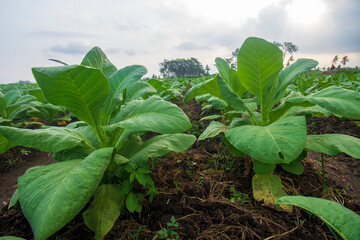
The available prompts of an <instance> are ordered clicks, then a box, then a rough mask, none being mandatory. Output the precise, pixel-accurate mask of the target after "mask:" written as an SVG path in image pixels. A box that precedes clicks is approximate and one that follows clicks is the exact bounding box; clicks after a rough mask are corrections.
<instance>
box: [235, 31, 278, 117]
mask: <svg viewBox="0 0 360 240" xmlns="http://www.w3.org/2000/svg"><path fill="white" fill-rule="evenodd" d="M237 65H238V68H237V69H238V70H237V71H238V73H239V77H240V79H241V83H242V85H243V86H244V87H245V88H246V89H247V90H249V91H250V92H251V93H252V94H254V95H255V96H256V97H257V98H258V100H259V101H260V106H261V107H262V112H263V108H264V107H265V105H266V104H268V102H266V100H267V98H268V96H270V89H271V88H272V86H273V85H274V84H275V80H276V77H277V75H278V74H279V72H280V71H281V69H282V68H283V53H282V51H281V50H280V49H279V48H278V47H277V46H276V45H274V44H272V43H270V42H268V41H266V40H264V39H261V38H255V37H250V38H247V39H246V40H245V42H244V43H243V45H242V46H241V48H240V50H239V55H238V61H237Z"/></svg>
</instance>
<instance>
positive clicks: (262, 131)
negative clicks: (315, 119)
mask: <svg viewBox="0 0 360 240" xmlns="http://www.w3.org/2000/svg"><path fill="white" fill-rule="evenodd" d="M225 137H226V139H227V140H228V141H229V142H230V143H231V144H232V145H233V146H234V147H236V148H237V149H238V150H239V151H241V152H243V153H246V154H248V155H250V156H251V157H253V158H254V159H256V160H257V161H260V162H263V163H271V164H277V163H290V162H291V161H293V160H295V159H296V158H297V157H298V156H299V155H300V153H301V152H302V150H303V148H304V146H305V142H306V122H305V118H304V117H288V118H283V119H280V120H279V121H277V122H275V123H273V124H270V125H268V126H252V125H244V126H239V127H235V128H232V129H230V130H228V131H226V132H225Z"/></svg>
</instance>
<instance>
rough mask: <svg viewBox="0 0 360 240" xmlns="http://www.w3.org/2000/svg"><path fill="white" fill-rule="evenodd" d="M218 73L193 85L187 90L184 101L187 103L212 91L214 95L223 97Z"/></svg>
mask: <svg viewBox="0 0 360 240" xmlns="http://www.w3.org/2000/svg"><path fill="white" fill-rule="evenodd" d="M218 77H219V76H218V75H216V77H215V78H212V79H209V80H206V81H204V82H201V83H199V84H197V85H195V86H193V87H192V88H191V89H189V91H187V92H186V94H185V97H184V102H185V103H187V102H188V101H190V100H191V99H193V98H194V97H196V96H200V95H203V94H205V93H211V95H212V96H214V97H218V98H222V97H221V93H220V89H219V86H218V83H217V79H218Z"/></svg>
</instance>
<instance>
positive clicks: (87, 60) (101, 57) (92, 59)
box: [81, 47, 117, 79]
mask: <svg viewBox="0 0 360 240" xmlns="http://www.w3.org/2000/svg"><path fill="white" fill-rule="evenodd" d="M81 65H84V66H89V67H93V68H98V69H100V70H101V71H102V73H103V74H104V75H105V77H107V78H108V79H109V77H110V76H111V75H112V74H113V73H115V72H116V71H117V69H116V67H115V66H114V65H113V64H112V63H111V62H110V61H109V59H108V58H107V57H106V55H105V53H104V52H103V51H102V50H101V49H100V48H99V47H93V48H92V49H91V50H90V51H89V52H88V53H87V54H86V55H85V57H84V59H83V60H82V62H81Z"/></svg>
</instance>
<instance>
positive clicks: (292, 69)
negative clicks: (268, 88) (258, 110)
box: [269, 58, 319, 107]
mask: <svg viewBox="0 0 360 240" xmlns="http://www.w3.org/2000/svg"><path fill="white" fill-rule="evenodd" d="M318 64H319V63H318V62H317V61H315V60H312V59H304V58H301V59H298V60H296V62H294V63H293V64H291V65H290V66H288V67H287V68H285V69H284V70H282V71H281V72H280V74H279V77H278V79H277V81H276V86H275V92H274V94H273V95H272V97H273V99H272V102H270V104H271V105H269V107H272V106H273V105H274V104H276V103H278V102H279V101H280V100H281V98H283V97H284V94H285V90H286V87H287V86H288V85H289V84H290V83H291V82H292V81H293V80H294V79H295V78H296V77H298V76H299V75H300V74H301V73H302V72H305V71H309V70H311V69H312V68H314V67H316V66H317V65H318Z"/></svg>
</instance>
